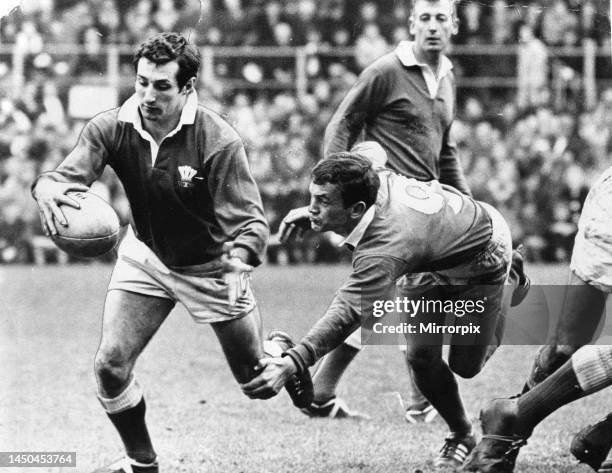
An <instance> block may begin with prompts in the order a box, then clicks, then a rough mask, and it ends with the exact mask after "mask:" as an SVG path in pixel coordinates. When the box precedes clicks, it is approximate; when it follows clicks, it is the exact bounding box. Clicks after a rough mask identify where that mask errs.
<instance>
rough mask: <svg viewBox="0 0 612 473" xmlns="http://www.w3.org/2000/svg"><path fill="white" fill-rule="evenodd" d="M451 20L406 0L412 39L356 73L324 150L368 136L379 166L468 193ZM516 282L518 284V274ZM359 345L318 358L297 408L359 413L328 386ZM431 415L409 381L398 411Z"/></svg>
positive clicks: (439, 1) (447, 12)
mask: <svg viewBox="0 0 612 473" xmlns="http://www.w3.org/2000/svg"><path fill="white" fill-rule="evenodd" d="M458 28H459V24H458V18H457V12H456V5H455V1H454V0H414V1H413V2H412V12H411V16H410V33H411V34H412V35H413V37H414V42H409V41H403V42H401V43H400V44H399V45H398V46H397V48H396V49H395V50H394V51H393V52H391V53H389V54H387V55H385V56H383V57H382V58H380V59H378V60H377V61H375V62H374V63H373V64H371V65H370V66H369V67H367V68H366V69H365V70H364V71H363V72H362V73H361V75H360V76H359V78H358V80H357V82H356V83H355V84H354V86H353V87H352V88H351V90H350V91H349V92H348V93H347V95H346V96H345V98H344V99H343V101H342V103H341V104H340V105H339V107H338V109H337V110H336V112H335V113H334V115H333V117H332V119H331V121H330V123H329V125H328V126H327V128H326V131H325V137H324V156H328V155H329V154H331V153H335V152H341V151H348V150H349V149H351V148H352V147H353V145H354V144H355V143H356V142H357V141H360V140H371V141H375V142H378V143H379V144H380V145H381V146H382V147H383V149H384V150H385V151H386V153H387V156H388V161H387V167H389V168H390V169H392V170H393V171H396V172H399V173H401V174H403V175H405V176H407V177H412V178H415V179H417V180H420V181H430V180H433V179H438V180H439V181H440V182H441V183H443V184H448V185H451V186H453V187H455V188H456V189H458V190H460V191H461V192H463V193H464V194H467V195H471V194H470V190H469V188H468V185H467V182H466V180H465V177H464V175H463V171H462V169H461V166H460V163H459V159H458V156H457V150H456V148H455V145H454V144H453V143H452V141H451V139H450V129H451V124H452V122H453V119H454V116H455V111H456V103H455V102H456V100H455V80H454V75H453V72H452V64H451V61H450V60H449V59H448V58H447V57H446V56H445V55H444V51H445V50H446V48H447V47H448V45H449V43H450V40H451V37H452V35H454V34H456V33H457V31H458ZM285 220H286V221H287V219H285ZM289 222H291V220H289ZM517 258H519V259H520V258H521V257H520V254H517ZM517 264H522V260H520V261H517ZM521 273H522V270H521ZM517 278H518V276H517ZM428 280H429V277H428V276H427V274H421V275H414V276H412V277H411V278H410V279H404V280H403V281H401V284H402V285H403V286H404V290H407V288H408V287H410V286H412V287H415V288H416V290H417V291H418V286H419V285H421V284H427V283H428ZM521 282H522V283H523V284H526V280H525V279H522V280H521ZM360 349H361V335H360V331H356V332H354V333H353V334H351V335H350V336H349V338H347V340H346V341H345V343H343V344H342V345H340V346H339V347H338V348H337V349H336V350H334V351H333V352H332V353H330V354H329V355H328V356H327V357H326V358H324V359H323V360H322V361H321V363H320V365H319V366H318V368H317V370H316V373H315V375H314V377H313V380H314V385H315V400H314V402H313V404H312V405H311V406H310V407H309V408H308V409H305V410H304V411H305V412H307V413H308V414H309V415H313V416H332V417H334V416H336V417H352V416H357V417H358V416H360V414H358V413H356V412H353V411H351V410H350V409H348V407H346V403H344V401H342V400H341V399H339V398H337V397H336V394H335V392H336V388H337V385H338V382H339V380H340V377H341V376H342V374H343V373H344V371H345V370H346V368H347V367H348V365H349V364H350V362H351V361H352V360H353V358H354V357H355V356H356V355H357V353H358V352H359V350H360ZM434 416H435V411H434V410H433V409H432V407H431V405H430V404H429V403H428V402H427V400H426V399H425V398H424V397H423V396H422V395H421V393H420V392H419V391H418V388H416V386H414V384H413V383H411V389H410V393H409V400H408V406H407V410H406V419H407V420H408V421H409V422H418V421H430V420H432V419H433V418H434Z"/></svg>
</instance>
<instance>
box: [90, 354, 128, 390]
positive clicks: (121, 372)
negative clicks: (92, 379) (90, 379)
mask: <svg viewBox="0 0 612 473" xmlns="http://www.w3.org/2000/svg"><path fill="white" fill-rule="evenodd" d="M94 370H95V373H96V378H97V380H98V382H99V383H100V385H101V386H102V387H103V388H104V390H105V391H107V392H113V391H116V390H118V389H121V388H122V387H123V386H125V384H126V383H127V382H128V380H129V377H130V373H131V366H130V364H129V363H128V361H127V360H126V359H125V358H124V357H123V356H121V354H120V353H119V352H118V351H112V350H111V351H102V350H101V351H99V352H98V353H97V354H96V359H95V361H94Z"/></svg>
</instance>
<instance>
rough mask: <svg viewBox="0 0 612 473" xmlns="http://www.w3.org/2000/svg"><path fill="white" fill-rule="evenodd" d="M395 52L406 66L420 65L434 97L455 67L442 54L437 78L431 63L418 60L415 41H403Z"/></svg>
mask: <svg viewBox="0 0 612 473" xmlns="http://www.w3.org/2000/svg"><path fill="white" fill-rule="evenodd" d="M395 54H396V56H397V57H398V59H399V60H400V62H401V63H402V64H403V65H404V66H406V67H411V66H419V67H420V68H421V73H422V74H423V78H424V79H425V83H426V84H427V89H428V90H429V96H430V97H431V98H432V99H434V98H436V95H437V94H438V88H439V87H440V82H441V81H442V79H444V77H445V76H446V75H447V74H448V73H449V72H450V71H451V69H452V68H453V63H452V62H451V61H450V59H449V58H447V57H446V56H444V55H442V57H441V58H440V66H439V67H438V77H437V78H436V75H435V74H434V72H433V70H432V69H431V67H430V66H429V64H424V63H420V62H418V61H417V58H416V56H415V55H414V42H412V41H401V42H400V43H399V44H398V45H397V48H396V49H395Z"/></svg>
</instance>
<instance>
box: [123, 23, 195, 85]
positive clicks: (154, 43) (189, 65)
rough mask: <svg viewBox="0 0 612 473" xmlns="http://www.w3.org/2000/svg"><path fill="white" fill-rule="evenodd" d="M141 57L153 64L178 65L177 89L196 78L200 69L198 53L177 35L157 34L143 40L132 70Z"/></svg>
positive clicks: (183, 38) (182, 37) (135, 68)
mask: <svg viewBox="0 0 612 473" xmlns="http://www.w3.org/2000/svg"><path fill="white" fill-rule="evenodd" d="M143 57H144V58H146V59H148V60H149V61H151V62H154V63H155V64H165V63H167V62H170V61H176V62H177V63H178V65H179V70H178V72H177V74H176V82H177V84H178V86H179V89H182V88H183V87H184V86H185V84H186V83H187V81H188V80H189V79H191V78H192V77H196V76H197V75H198V70H199V69H200V51H199V50H198V48H197V47H195V46H194V45H193V44H190V43H189V42H188V41H187V40H186V39H185V37H184V36H182V35H180V34H179V33H159V34H156V35H154V36H151V37H150V38H148V39H147V40H145V41H144V42H143V43H142V44H141V45H140V46H139V47H138V50H137V51H136V54H135V55H134V70H137V69H138V61H140V58H143Z"/></svg>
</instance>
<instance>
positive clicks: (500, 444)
mask: <svg viewBox="0 0 612 473" xmlns="http://www.w3.org/2000/svg"><path fill="white" fill-rule="evenodd" d="M516 412H517V399H516V398H510V399H494V400H493V401H491V403H490V404H489V405H488V406H487V407H486V408H485V409H483V410H482V411H481V412H480V423H481V426H482V434H483V435H482V440H481V441H480V442H479V443H478V445H476V447H475V448H474V450H472V453H471V454H470V456H469V457H468V458H467V460H466V461H465V464H464V466H463V470H462V471H472V472H478V473H512V472H513V471H514V465H515V464H516V457H517V456H518V454H519V450H520V449H521V447H523V446H524V445H526V444H527V439H526V438H525V436H522V435H518V434H516V427H517V418H516Z"/></svg>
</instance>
